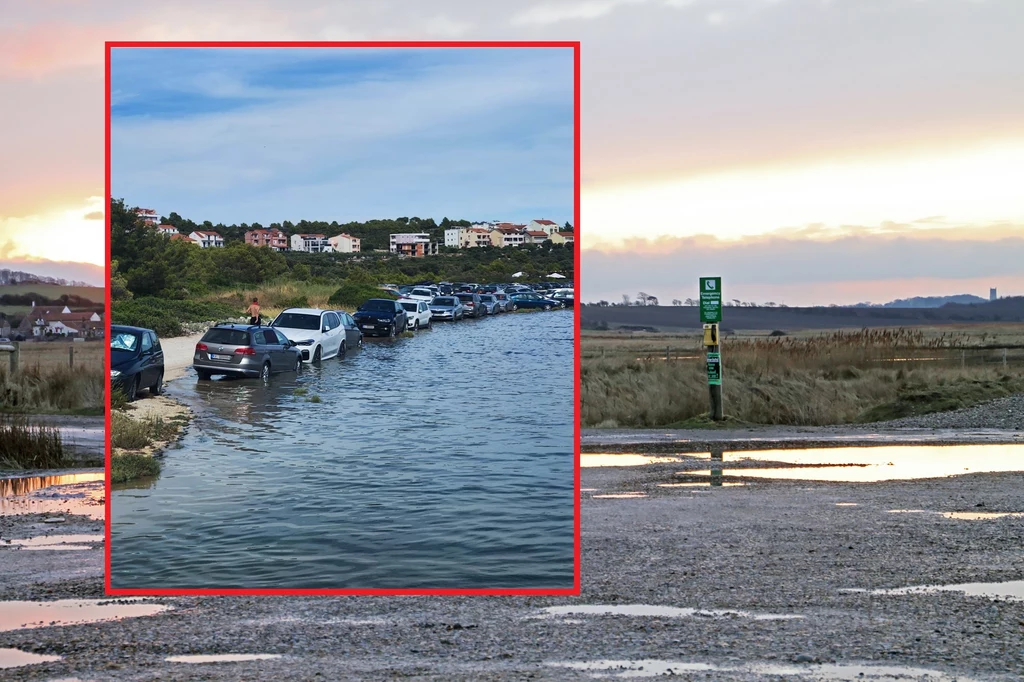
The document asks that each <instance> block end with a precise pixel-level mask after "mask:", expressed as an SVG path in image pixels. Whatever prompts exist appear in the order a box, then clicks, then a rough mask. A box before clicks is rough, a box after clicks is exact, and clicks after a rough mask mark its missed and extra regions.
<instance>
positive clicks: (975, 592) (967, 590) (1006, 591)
mask: <svg viewBox="0 0 1024 682" xmlns="http://www.w3.org/2000/svg"><path fill="white" fill-rule="evenodd" d="M936 592H960V593H963V594H964V595H965V596H968V597H988V598H989V599H1006V600H1008V601H1024V580H1008V581H1006V582H1000V583H960V584H958V585H920V586H913V587H898V588H895V589H891V590H872V591H871V593H872V594H888V595H894V594H895V595H901V594H935V593H936Z"/></svg>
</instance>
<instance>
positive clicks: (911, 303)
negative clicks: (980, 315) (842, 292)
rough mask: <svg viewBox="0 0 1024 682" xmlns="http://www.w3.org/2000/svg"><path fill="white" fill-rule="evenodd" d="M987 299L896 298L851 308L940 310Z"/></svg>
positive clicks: (966, 295) (968, 296)
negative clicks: (957, 304) (950, 304)
mask: <svg viewBox="0 0 1024 682" xmlns="http://www.w3.org/2000/svg"><path fill="white" fill-rule="evenodd" d="M988 302H989V300H988V299H987V298H982V297H981V296H975V295H974V294H956V295H954V296H914V297H913V298H898V299H896V300H895V301H889V302H888V303H858V304H856V305H853V306H850V307H852V308H941V307H942V306H944V305H946V304H947V303H988Z"/></svg>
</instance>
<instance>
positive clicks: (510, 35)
mask: <svg viewBox="0 0 1024 682" xmlns="http://www.w3.org/2000/svg"><path fill="white" fill-rule="evenodd" d="M304 7H307V9H305V10H304V11H303V12H301V13H300V12H294V11H291V10H290V9H289V8H288V7H287V6H285V5H284V4H280V3H273V2H269V1H267V0H264V1H262V2H261V1H259V0H255V1H252V2H241V1H228V2H222V3H217V4H216V5H212V6H208V5H207V3H204V2H166V3H156V4H145V5H144V4H143V3H135V2H128V1H127V0H114V1H111V2H96V3H90V2H85V1H83V0H61V1H57V0H54V1H52V2H37V3H25V4H23V5H21V6H19V8H18V9H16V10H11V9H8V10H7V12H6V15H5V18H7V17H10V15H14V16H13V22H12V21H7V22H5V23H4V25H3V26H2V27H0V39H2V40H0V99H3V101H5V102H16V103H17V106H14V107H7V106H5V107H3V109H2V110H0V120H2V122H3V124H4V128H5V130H8V131H12V130H16V131H18V133H17V134H15V135H10V136H8V139H9V141H6V140H5V143H6V144H7V147H8V149H7V150H5V155H4V156H5V159H4V161H5V162H4V163H3V164H0V267H3V266H5V265H9V264H11V263H12V262H15V263H17V262H24V261H25V260H26V259H33V258H34V259H40V258H45V259H50V260H53V261H63V260H78V261H85V262H88V263H94V264H99V263H102V229H103V227H102V226H103V223H102V221H100V220H96V219H95V218H96V214H97V211H102V208H103V207H102V199H97V197H100V196H101V195H102V193H103V184H102V183H103V46H102V41H103V40H104V39H134V40H151V39H195V40H198V39H222V40H232V39H277V40H291V39H305V40H317V39H387V38H391V39H394V38H401V39H417V38H421V39H454V40H459V39H537V40H546V39H547V40H580V41H582V51H581V52H582V72H583V76H582V97H583V99H582V130H581V135H582V145H583V146H582V161H583V186H582V204H581V223H580V226H579V229H580V242H581V246H582V249H583V250H582V266H583V270H582V274H583V291H582V293H581V294H580V295H581V296H582V298H583V299H584V300H597V299H601V298H604V299H608V300H619V299H620V298H621V296H622V294H624V293H625V294H630V295H631V296H635V295H636V293H637V292H638V291H645V292H647V293H649V294H654V295H657V296H658V297H659V298H661V299H662V300H663V301H668V300H670V299H672V298H687V297H691V296H693V295H694V294H695V293H696V281H697V278H698V277H699V276H700V275H721V276H722V277H723V287H724V289H725V293H726V297H727V298H740V299H743V300H754V301H761V302H763V301H776V302H785V303H787V304H789V305H801V304H819V303H821V304H827V303H832V302H835V303H855V302H858V301H868V300H870V301H876V302H882V301H887V300H891V299H894V298H901V297H906V296H913V295H940V294H955V293H974V294H978V295H987V293H988V288H989V287H998V289H999V291H1000V293H1001V294H1003V295H1011V294H1024V267H1022V266H1021V265H1020V263H1024V191H1022V190H1021V188H1022V187H1024V88H1021V87H1020V85H1019V84H1020V83H1022V82H1024V43H1022V41H1020V40H1019V27H1020V26H1021V25H1024V3H1020V2H1016V1H1015V0H859V1H856V2H855V1H853V0H563V1H555V0H538V1H536V2H531V1H530V0H526V1H525V2H516V3H512V2H494V3H477V2H470V1H469V0H437V1H435V2H431V3H416V2H394V3H357V2H344V1H342V2H320V3H317V2H310V3H308V5H306V6H304ZM446 104H447V105H448V106H453V107H455V106H459V105H462V106H465V105H468V104H472V102H447V103H446ZM139 164H140V168H139V172H140V174H144V173H146V172H148V169H147V168H146V165H145V160H140V161H139ZM408 212H413V211H408ZM427 212H428V211H427V210H424V211H423V213H427ZM399 214H401V212H396V214H395V215H399ZM382 217H383V216H382ZM437 217H438V218H440V217H441V216H437ZM496 217H497V216H496Z"/></svg>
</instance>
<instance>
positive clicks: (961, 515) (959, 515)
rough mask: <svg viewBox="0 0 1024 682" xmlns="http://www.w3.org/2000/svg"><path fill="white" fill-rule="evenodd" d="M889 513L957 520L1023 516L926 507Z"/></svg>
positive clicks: (1020, 515) (1021, 513)
mask: <svg viewBox="0 0 1024 682" xmlns="http://www.w3.org/2000/svg"><path fill="white" fill-rule="evenodd" d="M889 513H890V514H932V515H934V516H943V517H945V518H947V519H957V520H959V521H987V520H989V519H1001V518H1003V517H1011V518H1017V517H1022V516H1024V512H937V511H929V510H927V509H890V510H889Z"/></svg>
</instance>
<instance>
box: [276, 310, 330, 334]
mask: <svg viewBox="0 0 1024 682" xmlns="http://www.w3.org/2000/svg"><path fill="white" fill-rule="evenodd" d="M271 326H273V327H284V328H285V329H313V330H319V329H320V316H319V315H306V314H304V313H281V314H280V315H278V316H277V319H276V320H274V322H273V324H272V325H271Z"/></svg>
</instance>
